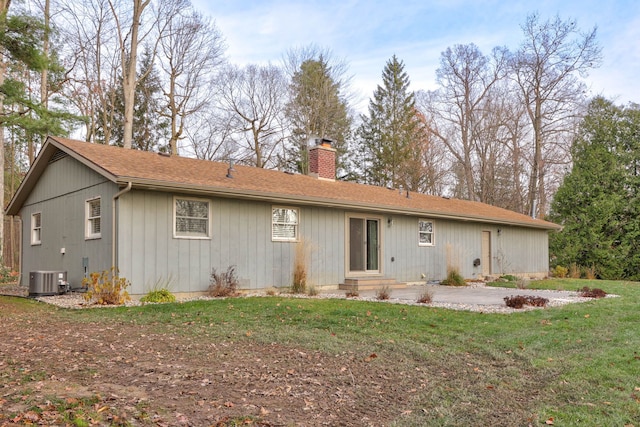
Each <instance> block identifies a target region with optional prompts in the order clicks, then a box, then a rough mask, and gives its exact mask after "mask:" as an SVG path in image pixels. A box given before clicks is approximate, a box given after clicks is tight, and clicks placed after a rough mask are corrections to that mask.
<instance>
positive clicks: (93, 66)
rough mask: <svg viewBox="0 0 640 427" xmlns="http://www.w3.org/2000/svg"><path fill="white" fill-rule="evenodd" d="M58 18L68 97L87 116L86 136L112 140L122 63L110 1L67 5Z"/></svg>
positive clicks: (102, 0) (104, 140)
mask: <svg viewBox="0 0 640 427" xmlns="http://www.w3.org/2000/svg"><path fill="white" fill-rule="evenodd" d="M57 19H58V27H59V28H60V29H61V31H62V37H63V40H64V44H65V47H66V49H65V55H64V58H66V60H65V62H66V64H65V65H66V67H67V68H68V69H69V71H68V75H69V80H68V82H67V84H66V85H65V88H64V93H65V95H66V98H67V99H68V100H69V102H70V104H71V105H73V106H74V107H75V108H76V110H77V112H78V114H80V115H81V116H83V117H85V136H84V137H85V139H86V140H87V141H92V142H94V141H95V142H98V141H99V142H104V143H109V141H111V134H112V130H113V126H114V111H115V95H116V92H115V91H114V90H113V88H115V87H116V86H117V84H118V74H119V73H118V69H119V64H120V63H119V55H118V54H117V51H116V49H115V48H114V47H115V43H116V41H115V37H114V34H115V32H116V31H115V27H114V20H113V16H112V13H111V10H110V7H109V3H108V0H95V1H91V2H80V3H77V4H73V5H66V6H65V7H64V8H63V9H62V10H61V11H60V14H59V15H58V17H57Z"/></svg>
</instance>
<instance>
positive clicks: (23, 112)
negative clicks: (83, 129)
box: [0, 0, 77, 256]
mask: <svg viewBox="0 0 640 427" xmlns="http://www.w3.org/2000/svg"><path fill="white" fill-rule="evenodd" d="M10 7H11V1H10V0H0V165H2V166H3V171H4V170H6V169H7V168H6V166H5V149H6V147H7V146H8V144H6V142H5V136H10V137H13V136H16V135H19V137H20V138H21V139H23V140H31V139H33V138H34V137H35V136H37V135H46V134H56V135H66V134H67V129H68V127H69V126H68V122H69V121H71V120H76V119H77V118H75V117H74V116H72V115H71V114H68V113H66V112H64V111H60V110H56V109H54V108H49V107H48V106H47V103H46V102H43V100H42V99H41V97H40V94H37V95H36V94H35V93H34V91H33V90H32V87H31V83H32V80H31V78H32V77H33V75H34V74H36V73H37V74H39V73H40V72H42V71H43V70H46V69H49V70H56V71H59V70H60V68H59V66H58V65H57V64H56V62H55V61H54V60H52V59H51V58H50V57H49V56H48V55H47V54H46V53H45V52H44V51H43V40H44V39H45V32H46V31H47V30H48V29H47V28H45V26H44V24H43V22H42V19H40V18H38V17H35V16H33V15H31V14H29V13H27V12H26V11H24V10H21V9H19V8H18V7H17V6H14V7H11V10H10ZM47 84H48V83H47ZM48 89H49V88H43V90H45V91H47V90H48ZM9 146H13V140H12V144H10V145H9ZM14 154H15V153H10V159H9V160H11V162H10V165H9V169H10V172H11V171H12V169H13V168H14V166H15V158H13V157H15V156H14ZM10 175H11V173H10ZM4 178H5V174H4V173H2V174H0V189H1V190H0V205H2V206H4V204H5V203H4V201H5V200H6V198H7V196H8V197H11V194H7V190H8V189H7V188H6V186H5V179H4ZM10 179H11V178H10ZM3 235H4V221H0V256H1V255H2V246H3V243H4V240H3Z"/></svg>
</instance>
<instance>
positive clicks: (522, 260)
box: [383, 216, 549, 282]
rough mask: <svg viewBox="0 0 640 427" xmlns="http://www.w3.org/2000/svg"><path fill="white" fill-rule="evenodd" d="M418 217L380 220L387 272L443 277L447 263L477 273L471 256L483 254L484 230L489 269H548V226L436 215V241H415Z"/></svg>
mask: <svg viewBox="0 0 640 427" xmlns="http://www.w3.org/2000/svg"><path fill="white" fill-rule="evenodd" d="M389 218H391V217H389ZM423 218H424V219H427V220H429V219H430V218H429V217H423ZM418 219H419V218H417V217H406V216H403V217H398V216H396V217H393V223H392V224H391V225H389V224H383V228H384V229H385V230H384V235H385V251H384V254H383V256H384V265H385V267H386V270H385V275H387V276H389V277H394V278H396V279H398V280H399V281H403V282H416V281H421V280H422V275H424V276H425V279H426V280H442V279H444V278H445V277H446V275H447V266H448V265H451V266H456V267H457V268H458V269H459V271H460V273H461V274H462V275H463V276H464V277H465V278H468V279H473V278H478V277H480V276H481V275H482V265H476V266H474V260H476V259H482V232H483V231H489V232H490V233H491V253H490V257H491V269H490V271H491V275H500V274H518V275H535V276H546V275H547V273H548V271H549V245H548V233H547V231H546V230H537V229H530V228H523V227H509V226H499V225H495V224H482V223H471V222H460V221H447V220H441V219H436V220H433V222H434V242H435V244H434V245H433V246H419V245H418ZM498 230H500V232H498ZM392 258H393V259H394V260H393V261H392V260H391V259H392Z"/></svg>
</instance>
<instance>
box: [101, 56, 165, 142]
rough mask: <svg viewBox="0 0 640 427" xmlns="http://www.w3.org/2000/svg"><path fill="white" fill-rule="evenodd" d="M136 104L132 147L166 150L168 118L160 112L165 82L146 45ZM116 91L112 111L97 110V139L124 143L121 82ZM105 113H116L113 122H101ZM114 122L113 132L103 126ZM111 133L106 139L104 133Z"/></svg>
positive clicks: (112, 89) (113, 115) (113, 114)
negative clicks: (163, 83) (99, 111)
mask: <svg viewBox="0 0 640 427" xmlns="http://www.w3.org/2000/svg"><path fill="white" fill-rule="evenodd" d="M138 74H139V75H138V77H137V79H138V85H137V86H136V91H135V97H134V101H135V102H134V108H133V124H134V126H133V139H132V148H135V149H138V150H143V151H156V150H158V151H166V150H167V148H168V147H166V139H167V134H168V129H169V121H168V119H167V118H165V117H163V116H162V115H160V113H159V111H160V109H161V108H162V107H161V100H162V84H161V82H160V77H159V76H158V72H157V71H156V69H155V67H154V64H153V55H152V52H151V50H150V49H148V48H145V50H144V52H143V54H142V58H141V60H140V72H139V73H138ZM111 91H113V93H114V94H113V99H114V102H113V106H112V107H110V108H112V109H113V111H110V112H109V114H106V115H105V114H101V113H100V114H98V115H97V116H98V121H99V124H98V130H97V132H96V140H97V141H98V142H100V143H103V144H114V145H118V146H123V144H124V133H123V132H124V96H123V91H122V86H121V85H119V86H118V87H116V88H111ZM102 117H113V122H112V123H111V124H104V123H102V120H101V119H102ZM105 126H111V132H105V129H104V127H105ZM107 133H108V134H110V135H111V136H112V140H111V141H105V140H104V135H105V134H107Z"/></svg>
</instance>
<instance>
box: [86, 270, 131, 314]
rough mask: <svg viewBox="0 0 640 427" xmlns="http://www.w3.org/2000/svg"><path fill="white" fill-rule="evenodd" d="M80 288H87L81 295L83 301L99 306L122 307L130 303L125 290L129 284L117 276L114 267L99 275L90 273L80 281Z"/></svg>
mask: <svg viewBox="0 0 640 427" xmlns="http://www.w3.org/2000/svg"><path fill="white" fill-rule="evenodd" d="M82 286H83V287H85V288H87V292H86V293H85V294H84V295H83V297H84V299H85V301H89V302H94V303H95V304H100V305H122V304H124V303H125V302H127V301H131V297H130V296H129V293H128V292H127V290H126V289H127V288H128V287H129V286H131V283H129V281H128V280H127V279H125V278H124V277H119V276H118V271H117V270H116V268H115V267H111V270H104V271H103V272H101V273H97V272H95V273H91V274H90V275H89V277H85V278H84V279H82Z"/></svg>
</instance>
